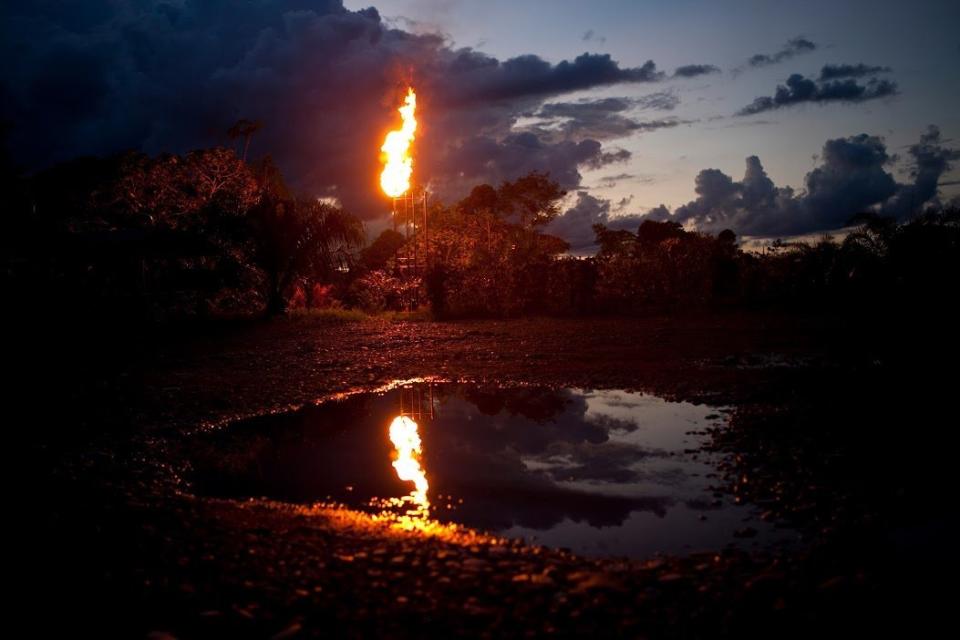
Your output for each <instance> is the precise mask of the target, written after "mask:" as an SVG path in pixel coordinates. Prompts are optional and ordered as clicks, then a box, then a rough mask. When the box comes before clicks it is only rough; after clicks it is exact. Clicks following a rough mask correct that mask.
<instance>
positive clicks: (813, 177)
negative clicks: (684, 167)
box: [647, 127, 960, 237]
mask: <svg viewBox="0 0 960 640" xmlns="http://www.w3.org/2000/svg"><path fill="white" fill-rule="evenodd" d="M909 154H910V162H911V177H912V178H913V182H912V183H908V184H901V183H898V182H897V181H896V180H895V179H894V177H893V175H892V174H891V173H890V172H889V171H888V170H887V167H888V165H890V164H891V163H892V162H893V160H894V159H893V158H892V157H891V156H890V155H889V154H888V153H887V149H886V145H885V144H884V142H883V140H882V139H880V138H878V137H876V136H869V135H866V134H860V135H856V136H851V137H848V138H837V139H833V140H828V141H827V142H826V144H824V146H823V153H822V155H821V164H820V165H819V166H818V167H816V168H814V169H813V170H812V171H810V172H809V173H808V174H807V176H806V178H805V181H804V182H805V189H804V190H803V191H802V192H800V193H796V192H794V190H793V189H791V188H790V187H777V186H776V185H775V184H774V183H773V180H771V179H770V177H769V176H767V173H766V171H764V169H763V165H762V164H761V163H760V159H759V158H757V157H756V156H751V157H749V158H747V161H746V172H745V173H744V176H743V179H742V180H740V181H736V180H734V179H733V178H731V177H730V176H728V175H726V174H725V173H723V172H722V171H719V170H717V169H705V170H703V171H701V172H700V173H699V174H698V175H697V178H696V193H697V198H696V200H693V201H692V202H690V203H688V204H686V205H683V206H681V207H678V208H677V209H676V211H674V213H673V214H672V215H668V214H669V212H668V211H667V210H666V209H665V208H663V207H660V208H658V209H657V210H655V211H654V212H651V213H648V214H647V217H648V218H649V219H656V220H665V219H669V220H674V221H676V222H679V223H681V224H685V225H691V226H694V227H696V228H697V229H700V230H703V231H709V232H714V233H715V232H718V231H721V230H723V229H727V228H729V229H733V230H734V231H735V232H737V233H738V234H743V235H752V236H766V237H773V236H790V235H800V234H806V233H813V232H822V231H830V230H833V229H840V228H842V227H845V226H847V224H848V222H849V220H850V219H851V217H853V216H854V215H855V214H857V213H861V212H864V211H870V210H874V211H879V212H881V213H884V214H888V215H894V216H896V217H897V218H898V219H904V218H907V217H909V216H910V215H912V214H915V213H916V212H918V211H920V210H921V209H922V208H923V206H924V205H926V204H927V203H929V202H932V201H935V199H936V197H937V182H938V181H939V179H940V177H941V176H942V175H943V174H944V173H946V172H947V171H949V170H950V168H951V166H952V162H954V161H955V160H958V159H960V151H958V150H956V149H948V148H945V147H944V146H943V143H942V140H941V138H940V132H939V130H938V129H937V128H936V127H930V128H929V129H928V131H927V132H926V133H925V134H924V135H923V136H921V139H920V142H919V143H917V144H915V145H913V146H911V147H910V151H909Z"/></svg>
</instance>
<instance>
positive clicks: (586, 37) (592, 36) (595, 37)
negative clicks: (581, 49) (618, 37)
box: [581, 29, 607, 44]
mask: <svg viewBox="0 0 960 640" xmlns="http://www.w3.org/2000/svg"><path fill="white" fill-rule="evenodd" d="M581 39H582V40H583V41H584V42H596V43H599V44H603V43H604V42H606V41H607V39H606V38H605V37H603V36H601V35H599V34H598V33H597V32H595V31H594V30H593V29H587V30H586V31H585V32H584V34H583V38H581Z"/></svg>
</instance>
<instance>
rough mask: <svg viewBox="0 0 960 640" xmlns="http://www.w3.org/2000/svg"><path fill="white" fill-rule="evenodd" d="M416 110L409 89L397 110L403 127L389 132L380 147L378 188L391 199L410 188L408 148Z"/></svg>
mask: <svg viewBox="0 0 960 640" xmlns="http://www.w3.org/2000/svg"><path fill="white" fill-rule="evenodd" d="M416 110H417V94H416V93H414V91H413V87H410V88H408V89H407V97H406V99H404V101H403V106H401V107H400V108H399V109H397V111H399V112H400V118H401V120H402V121H403V125H402V126H401V127H400V129H397V130H394V131H391V132H389V133H388V134H387V137H386V138H385V139H384V141H383V146H382V147H380V152H381V153H380V158H381V160H382V161H383V164H384V167H383V171H382V172H381V173H380V187H381V188H382V189H383V192H384V193H386V194H387V195H388V196H390V197H391V198H399V197H400V196H402V195H403V194H404V193H406V192H407V189H409V188H410V177H411V176H412V175H413V157H412V156H411V155H410V147H411V145H412V144H413V138H414V134H415V133H416V131H417V118H416Z"/></svg>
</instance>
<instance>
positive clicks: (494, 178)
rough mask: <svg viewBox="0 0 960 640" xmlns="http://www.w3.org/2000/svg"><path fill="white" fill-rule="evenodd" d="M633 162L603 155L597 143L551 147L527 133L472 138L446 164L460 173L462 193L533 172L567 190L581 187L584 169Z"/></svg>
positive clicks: (622, 155)
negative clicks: (548, 175) (481, 184)
mask: <svg viewBox="0 0 960 640" xmlns="http://www.w3.org/2000/svg"><path fill="white" fill-rule="evenodd" d="M629 158H630V152H629V151H626V150H625V149H617V150H613V151H603V150H602V147H601V145H600V143H599V142H597V141H596V140H582V141H579V142H574V141H571V140H567V141H562V142H556V143H548V142H544V141H543V140H542V139H541V138H540V137H538V136H537V135H535V134H533V133H529V132H524V133H517V134H513V135H509V136H506V137H504V138H502V139H501V138H494V137H487V136H472V137H470V138H468V139H467V140H465V141H464V142H463V143H462V144H460V145H458V146H456V147H453V148H452V149H451V150H450V151H449V153H448V154H447V156H446V161H447V162H449V163H451V164H452V166H455V167H457V168H458V170H459V176H458V177H457V180H458V185H454V186H459V187H460V189H459V190H461V191H462V190H465V189H468V188H469V187H470V186H471V185H475V184H477V183H479V182H486V183H490V184H498V183H499V182H502V181H503V180H510V179H513V178H516V177H517V176H520V175H524V174H526V173H528V172H530V171H534V170H536V171H545V172H548V173H549V174H550V177H551V178H552V179H553V180H556V181H557V182H558V183H559V184H560V186H561V187H562V188H563V189H573V188H576V187H577V186H578V185H579V184H580V178H581V176H580V172H579V170H578V167H579V166H581V165H585V166H588V167H590V168H599V167H603V166H605V165H608V164H613V163H615V162H621V161H625V160H627V159H629Z"/></svg>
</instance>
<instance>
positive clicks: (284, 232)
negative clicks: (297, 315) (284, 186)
mask: <svg viewBox="0 0 960 640" xmlns="http://www.w3.org/2000/svg"><path fill="white" fill-rule="evenodd" d="M255 222H256V227H255V237H256V239H257V245H258V250H257V262H258V264H259V265H260V267H261V268H262V269H263V270H264V272H265V273H266V276H267V312H268V313H282V312H283V311H285V310H286V305H287V300H286V294H287V291H288V290H289V289H290V288H291V286H292V285H293V284H294V283H295V282H296V281H297V280H298V279H304V278H309V279H313V280H316V281H320V282H330V281H331V280H333V279H334V278H335V277H336V276H337V275H338V274H339V273H342V272H344V271H348V270H349V269H350V268H351V266H352V265H353V263H354V253H355V251H356V250H357V249H358V248H359V247H360V246H361V245H362V244H363V225H362V224H361V223H360V221H359V220H358V219H357V218H356V217H355V216H353V215H351V214H349V213H347V212H345V211H343V210H342V209H340V208H339V207H334V206H332V205H329V204H326V203H323V202H318V201H316V200H303V199H292V200H274V199H265V200H264V203H263V205H262V206H261V207H260V208H259V209H258V211H257V213H256V216H255Z"/></svg>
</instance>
